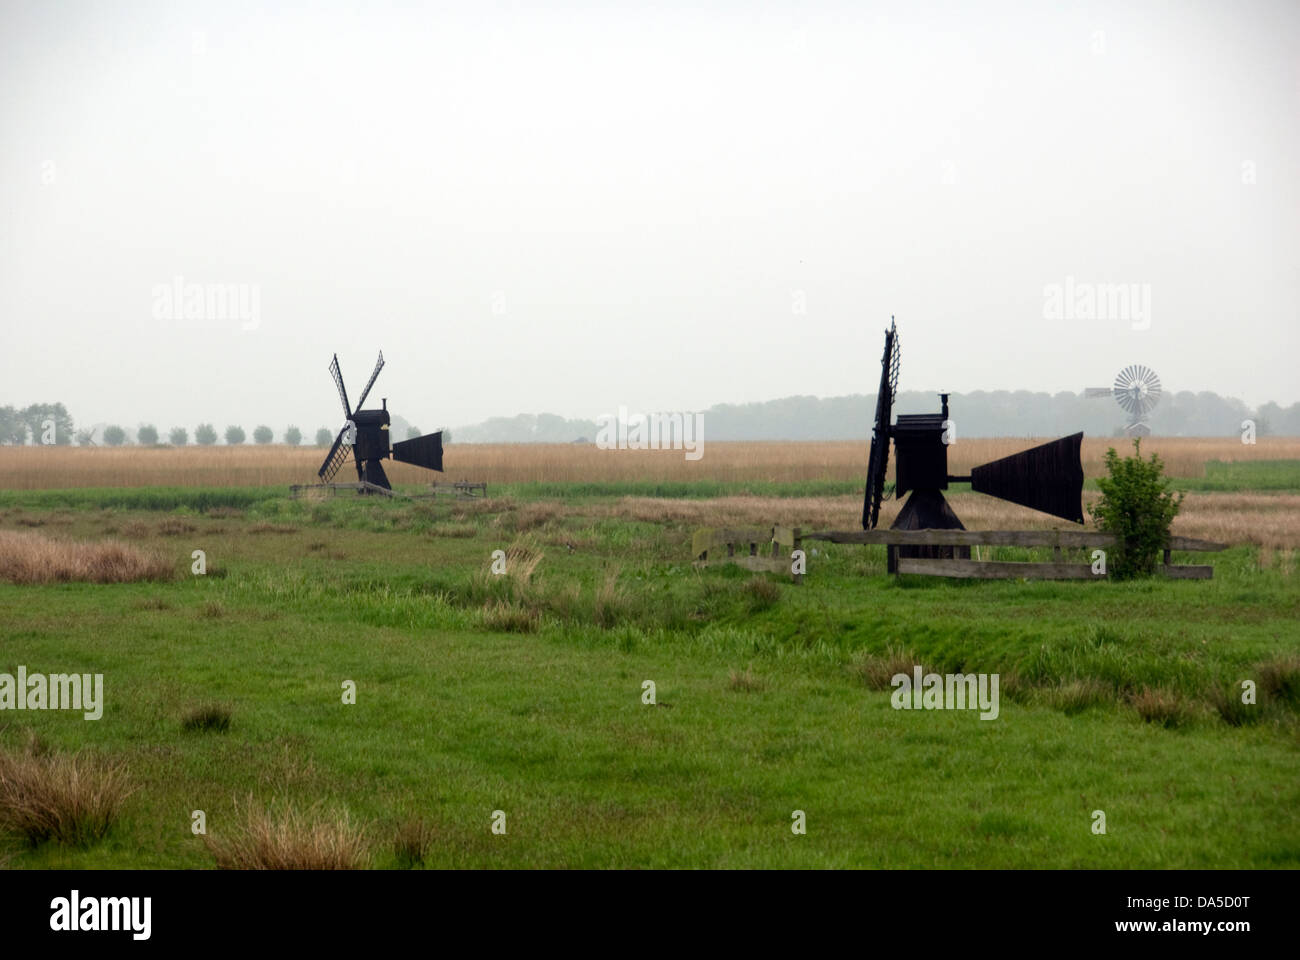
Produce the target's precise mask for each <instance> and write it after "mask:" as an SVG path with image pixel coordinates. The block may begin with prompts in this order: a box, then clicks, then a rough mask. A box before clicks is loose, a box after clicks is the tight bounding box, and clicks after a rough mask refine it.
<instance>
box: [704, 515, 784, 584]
mask: <svg viewBox="0 0 1300 960" xmlns="http://www.w3.org/2000/svg"><path fill="white" fill-rule="evenodd" d="M801 549H803V543H802V541H801V539H800V537H799V528H798V527H763V528H757V529H746V530H715V529H712V528H708V529H704V530H696V531H695V535H694V536H693V537H692V538H691V556H693V557H694V558H695V566H697V567H707V566H710V565H713V564H720V563H735V564H739V565H740V566H742V567H745V568H746V569H748V570H755V571H759V572H764V573H784V574H788V575H789V576H790V577H792V578H793V579H794V582H795V583H802V582H803V574H799V573H795V572H794V561H793V559H792V557H791V554H792V553H794V551H796V550H801Z"/></svg>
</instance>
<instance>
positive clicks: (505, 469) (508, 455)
mask: <svg viewBox="0 0 1300 960" xmlns="http://www.w3.org/2000/svg"><path fill="white" fill-rule="evenodd" d="M1040 442H1042V441H1040V440H1028V439H1025V440H1022V439H1016V438H1013V437H998V438H992V439H971V440H960V441H959V442H957V443H955V444H953V445H952V446H951V447H949V453H948V469H949V471H950V472H952V473H953V474H958V475H961V474H966V473H969V472H970V468H971V467H973V466H975V465H977V464H981V463H987V462H988V461H990V460H996V459H997V458H998V457H1004V456H1006V455H1008V454H1011V453H1016V452H1018V451H1020V450H1026V449H1028V448H1029V447H1031V446H1034V445H1035V444H1036V443H1040ZM1112 446H1113V447H1115V448H1116V449H1117V450H1119V451H1120V453H1121V454H1123V453H1128V452H1129V451H1130V450H1131V447H1130V445H1129V441H1127V440H1122V439H1112V438H1087V437H1085V438H1084V441H1083V472H1084V475H1085V476H1088V477H1096V476H1100V475H1102V474H1103V473H1104V472H1105V468H1104V466H1103V458H1104V457H1105V454H1106V450H1107V448H1108V447H1112ZM1142 449H1143V453H1144V454H1145V453H1149V452H1155V453H1159V454H1160V456H1161V457H1162V458H1163V459H1164V461H1165V469H1166V473H1167V474H1168V475H1169V476H1173V477H1200V476H1203V475H1204V472H1205V464H1206V462H1207V461H1209V460H1225V461H1230V460H1286V459H1297V458H1300V438H1297V437H1261V438H1260V439H1259V442H1258V443H1256V444H1254V445H1246V444H1242V443H1241V442H1240V441H1238V440H1237V439H1236V438H1232V437H1224V438H1200V437H1172V438H1162V437H1150V438H1148V439H1146V440H1144V441H1143V443H1142ZM703 453H704V455H703V457H702V458H701V459H699V460H687V459H686V458H685V455H684V453H683V452H682V451H680V450H599V449H597V448H596V447H595V446H591V445H576V444H562V443H559V444H452V445H449V446H448V447H447V451H446V454H445V456H444V458H443V464H444V467H445V468H446V472H445V473H444V474H442V475H438V474H433V473H431V472H429V471H427V470H422V469H420V468H418V467H410V466H407V465H405V464H400V463H395V462H392V461H390V462H388V463H386V464H385V465H384V469H385V470H386V471H387V472H388V476H389V478H390V479H391V480H392V481H393V483H397V484H401V483H427V482H428V481H429V480H430V479H431V478H433V477H437V478H438V479H439V480H449V481H450V480H473V481H480V480H481V481H486V482H487V483H488V484H489V487H490V485H491V484H494V483H539V482H540V483H569V482H580V483H581V482H586V483H600V482H617V481H638V480H639V481H650V482H665V481H667V482H674V481H681V482H689V481H692V480H712V481H773V482H791V481H800V480H859V479H861V478H862V476H863V474H864V473H865V472H866V467H867V445H866V443H865V442H858V441H837V442H809V443H767V442H764V443H706V444H705V445H704V448H703ZM324 456H325V451H324V450H322V449H319V448H317V447H286V446H281V445H278V444H269V445H267V446H243V445H241V446H237V447H226V446H211V447H198V446H189V447H180V448H171V447H162V448H153V447H149V448H142V447H116V448H109V447H37V446H31V447H0V489H8V490H31V489H57V488H66V487H139V486H178V487H187V486H193V487H214V486H265V485H272V484H291V483H313V482H315V480H316V469H317V468H318V467H319V466H320V463H321V460H322V459H324ZM890 466H891V470H890V476H891V478H892V476H893V470H892V466H893V461H892V458H891V461H890ZM355 476H356V474H355V472H352V467H351V466H350V465H348V466H345V467H344V468H343V470H342V471H340V473H339V476H338V478H337V479H339V480H348V479H351V478H353V477H355Z"/></svg>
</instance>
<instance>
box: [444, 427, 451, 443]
mask: <svg viewBox="0 0 1300 960" xmlns="http://www.w3.org/2000/svg"><path fill="white" fill-rule="evenodd" d="M449 443H451V431H450V430H448V429H447V428H446V427H443V428H442V445H443V446H444V447H445V446H447V444H449Z"/></svg>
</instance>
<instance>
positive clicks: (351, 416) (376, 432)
mask: <svg viewBox="0 0 1300 960" xmlns="http://www.w3.org/2000/svg"><path fill="white" fill-rule="evenodd" d="M383 366H384V353H383V351H382V350H381V351H380V352H379V360H378V361H377V362H376V363H375V372H374V373H372V374H371V375H370V380H369V382H368V383H367V384H366V388H365V389H364V390H362V391H361V399H360V400H358V401H357V407H358V408H360V406H361V405H362V404H363V403H365V402H366V397H367V396H369V395H370V388H371V387H373V386H374V385H375V378H376V377H378V376H379V371H380V370H382V369H383ZM330 373H331V374H332V375H333V376H334V384H335V386H337V387H338V388H339V400H341V401H342V402H343V416H344V423H343V429H342V430H340V431H339V435H338V436H337V437H335V438H334V446H332V447H330V452H329V453H328V454H327V455H326V457H325V462H324V463H322V464H321V467H320V470H318V471H317V473H318V475H319V476H320V479H321V482H322V483H329V482H330V481H331V480H333V479H334V475H335V474H336V473H338V472H339V468H340V467H342V466H343V464H345V463H347V460H348V455H349V454H351V455H352V456H353V457H354V458H355V459H356V465H357V479H358V480H364V481H366V482H367V483H373V484H375V485H376V486H379V487H383V488H384V489H385V490H391V489H393V487H392V484H390V483H389V482H388V476H387V474H385V473H384V466H383V463H382V461H383V460H385V459H387V458H388V457H390V456H391V457H392V458H393V459H394V460H400V461H401V462H402V463H413V464H415V465H416V466H417V467H428V468H429V469H430V470H438V471H441V470H442V431H441V430H439V431H438V432H437V433H426V434H425V435H424V436H422V437H416V438H414V439H413V440H402V441H399V442H398V443H391V444H390V443H389V437H388V427H389V419H388V400H387V398H385V399H384V400H383V406H382V407H381V408H380V409H379V410H361V409H357V410H353V409H352V408H351V407H350V406H349V405H348V391H347V389H346V388H345V387H344V386H343V374H342V373H340V372H339V355H338V354H337V353H336V354H334V359H333V361H331V362H330Z"/></svg>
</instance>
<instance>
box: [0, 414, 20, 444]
mask: <svg viewBox="0 0 1300 960" xmlns="http://www.w3.org/2000/svg"><path fill="white" fill-rule="evenodd" d="M26 442H27V424H25V423H23V418H22V416H21V415H20V414H19V413H18V411H17V410H15V409H14V408H13V407H0V443H4V444H13V445H15V446H19V445H21V444H24V443H26Z"/></svg>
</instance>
